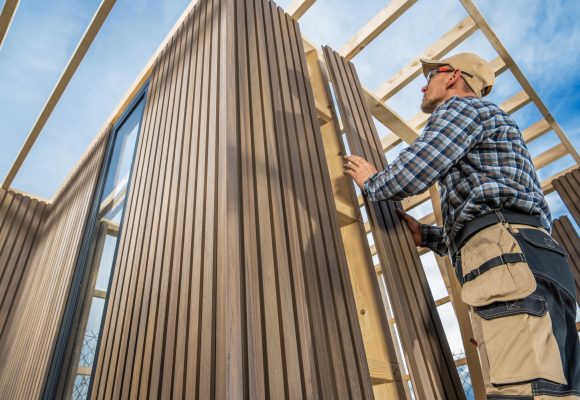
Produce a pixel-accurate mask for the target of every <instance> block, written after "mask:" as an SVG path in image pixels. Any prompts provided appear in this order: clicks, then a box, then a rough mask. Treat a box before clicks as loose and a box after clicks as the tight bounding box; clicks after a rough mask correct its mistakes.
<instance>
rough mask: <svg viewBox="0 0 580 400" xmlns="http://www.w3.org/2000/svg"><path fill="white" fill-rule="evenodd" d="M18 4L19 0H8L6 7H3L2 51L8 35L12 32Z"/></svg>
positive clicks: (0, 15) (1, 21) (0, 17)
mask: <svg viewBox="0 0 580 400" xmlns="http://www.w3.org/2000/svg"><path fill="white" fill-rule="evenodd" d="M18 3H19V0H6V1H5V3H4V7H2V13H0V49H2V45H3V44H4V39H6V34H7V33H8V31H9V30H10V25H11V24H12V20H13V19H14V15H15V14H16V9H17V8H18Z"/></svg>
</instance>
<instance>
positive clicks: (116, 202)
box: [64, 91, 145, 400]
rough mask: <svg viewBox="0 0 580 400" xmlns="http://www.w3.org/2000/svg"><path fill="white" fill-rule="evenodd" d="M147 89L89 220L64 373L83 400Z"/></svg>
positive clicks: (122, 131) (126, 123) (117, 131)
mask: <svg viewBox="0 0 580 400" xmlns="http://www.w3.org/2000/svg"><path fill="white" fill-rule="evenodd" d="M143 92H144V91H142V93H141V95H140V96H139V98H138V99H137V100H136V101H135V102H134V103H133V105H132V107H131V108H130V110H129V112H128V113H127V114H126V116H125V117H124V118H122V119H121V121H120V122H119V123H118V124H117V126H116V127H115V128H114V130H113V133H112V136H111V140H112V141H113V142H112V143H113V144H112V147H111V146H110V147H109V150H108V154H107V159H106V160H107V162H106V163H104V167H103V168H104V173H105V176H104V179H103V178H101V185H99V186H98V187H99V188H100V189H101V190H102V192H101V194H100V195H99V196H97V199H98V200H97V201H98V205H97V207H96V210H97V212H96V221H95V223H94V224H89V226H91V227H94V229H92V232H90V233H89V235H88V236H89V237H88V238H87V239H86V240H87V243H89V246H88V249H89V250H88V256H87V257H86V258H85V262H86V266H85V268H84V269H82V270H83V271H84V273H83V275H84V276H83V278H82V282H83V283H82V284H81V285H79V287H78V290H79V293H80V294H79V296H80V297H79V301H78V304H80V306H79V307H78V308H79V309H78V310H76V311H75V312H76V318H75V320H74V322H73V324H72V327H70V332H71V333H70V338H69V339H67V340H68V341H69V343H72V346H71V347H72V348H73V351H72V352H71V353H69V354H68V357H69V364H68V365H70V368H68V371H69V372H68V374H67V376H65V377H64V379H65V391H66V398H67V399H74V400H81V399H86V398H88V397H89V395H90V393H89V390H90V384H91V379H92V376H93V369H94V368H93V366H94V365H95V364H96V357H97V349H98V343H99V339H100V337H101V333H102V325H103V323H102V322H103V320H104V311H105V308H106V300H107V298H108V295H109V290H110V281H111V276H112V272H113V265H114V262H115V256H116V253H117V247H118V246H117V245H118V238H119V235H120V232H121V231H122V229H123V228H122V224H121V221H122V217H123V210H124V208H125V201H126V198H127V192H128V185H129V181H130V177H131V170H132V164H133V159H134V154H135V150H136V144H137V141H138V140H137V139H138V135H139V128H140V125H141V117H142V114H143V108H144V103H145V100H144V95H143ZM97 190H98V189H97ZM94 215H95V213H93V214H92V216H94Z"/></svg>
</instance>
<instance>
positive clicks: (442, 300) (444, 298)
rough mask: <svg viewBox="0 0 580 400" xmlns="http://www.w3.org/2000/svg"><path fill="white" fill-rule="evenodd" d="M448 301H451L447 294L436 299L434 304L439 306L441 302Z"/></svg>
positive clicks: (445, 302)
mask: <svg viewBox="0 0 580 400" xmlns="http://www.w3.org/2000/svg"><path fill="white" fill-rule="evenodd" d="M449 302H451V299H450V298H449V296H445V297H442V298H440V299H438V300H435V305H436V306H437V307H439V306H441V305H443V304H447V303H449Z"/></svg>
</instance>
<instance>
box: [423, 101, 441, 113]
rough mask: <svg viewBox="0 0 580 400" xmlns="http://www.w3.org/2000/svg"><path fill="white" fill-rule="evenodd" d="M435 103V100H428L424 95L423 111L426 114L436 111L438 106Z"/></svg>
mask: <svg viewBox="0 0 580 400" xmlns="http://www.w3.org/2000/svg"><path fill="white" fill-rule="evenodd" d="M435 103H436V102H435V101H426V98H425V97H423V100H422V101H421V111H423V112H424V113H426V114H431V113H432V112H433V111H435V108H437V104H435Z"/></svg>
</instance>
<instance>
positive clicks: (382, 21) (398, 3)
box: [340, 0, 417, 60]
mask: <svg viewBox="0 0 580 400" xmlns="http://www.w3.org/2000/svg"><path fill="white" fill-rule="evenodd" d="M416 2H417V0H391V1H390V2H389V4H387V6H386V7H385V8H383V9H382V10H381V11H379V12H378V13H376V14H375V16H374V17H373V18H371V20H370V21H369V22H367V23H366V25H365V26H363V27H362V28H361V30H359V31H358V32H357V33H355V35H354V36H353V37H352V38H350V39H349V41H348V42H346V44H345V45H344V46H343V47H342V49H341V50H340V54H341V55H342V56H343V57H345V58H346V59H348V60H350V59H352V58H353V57H354V56H356V55H357V54H358V53H360V52H361V51H362V49H364V48H365V47H366V46H367V45H368V44H369V43H370V42H372V41H373V40H374V39H375V38H376V37H377V36H379V35H380V34H381V32H383V31H384V30H385V29H387V27H388V26H389V25H391V24H392V23H393V22H395V21H396V20H397V18H399V17H400V16H401V15H402V14H403V13H404V12H405V11H407V10H408V9H409V8H410V7H411V6H412V5H413V4H415V3H416Z"/></svg>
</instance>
